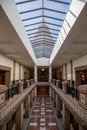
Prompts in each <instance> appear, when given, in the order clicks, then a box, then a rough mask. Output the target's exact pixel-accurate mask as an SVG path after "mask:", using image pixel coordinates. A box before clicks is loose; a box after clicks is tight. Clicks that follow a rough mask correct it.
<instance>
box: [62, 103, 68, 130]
mask: <svg viewBox="0 0 87 130" xmlns="http://www.w3.org/2000/svg"><path fill="white" fill-rule="evenodd" d="M62 119H63V127H64V130H70V112H69V111H68V109H67V108H66V106H65V104H63V114H62Z"/></svg>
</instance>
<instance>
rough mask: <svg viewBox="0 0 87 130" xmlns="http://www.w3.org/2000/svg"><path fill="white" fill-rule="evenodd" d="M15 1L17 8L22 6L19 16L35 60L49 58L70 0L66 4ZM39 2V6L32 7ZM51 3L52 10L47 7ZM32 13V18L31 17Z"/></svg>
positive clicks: (63, 0)
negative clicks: (28, 6) (27, 6)
mask: <svg viewBox="0 0 87 130" xmlns="http://www.w3.org/2000/svg"><path fill="white" fill-rule="evenodd" d="M15 1H16V5H17V7H19V6H20V7H22V6H23V10H22V9H21V10H20V9H19V14H20V16H21V19H22V22H23V25H24V27H25V31H26V34H27V36H28V38H29V40H30V42H31V45H32V47H33V49H34V52H35V55H36V58H40V57H47V58H50V56H51V53H52V50H53V47H54V45H55V43H56V39H57V37H58V35H59V33H60V31H61V27H62V25H63V22H64V18H65V16H66V13H67V10H68V7H69V5H70V2H71V0H68V2H67V1H66V0H23V1H21V0H15ZM17 1H18V2H17ZM39 2H41V3H40V6H32V5H34V4H35V5H36V3H38V4H39ZM46 2H47V6H46ZM31 3H32V4H31ZM52 3H53V5H54V7H53V5H52V7H53V8H52V7H51V6H49V5H50V4H52ZM27 4H28V5H30V8H26V5H27ZM57 4H58V8H57ZM59 5H61V8H59ZM24 8H25V9H24ZM62 8H64V9H62ZM36 11H38V12H37V13H36V15H35V14H34V12H36ZM52 12H53V13H52ZM32 13H33V15H34V16H33V15H32ZM46 13H47V14H46ZM51 13H52V14H54V13H55V15H51ZM28 15H29V16H28ZM31 16H32V17H31ZM57 16H58V17H57ZM35 20H36V21H35ZM36 48H37V49H38V51H35V50H36ZM40 48H42V49H40ZM46 51H47V52H46Z"/></svg>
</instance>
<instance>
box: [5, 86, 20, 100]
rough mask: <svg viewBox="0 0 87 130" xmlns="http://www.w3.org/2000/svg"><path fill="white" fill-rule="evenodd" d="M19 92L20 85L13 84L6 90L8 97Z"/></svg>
mask: <svg viewBox="0 0 87 130" xmlns="http://www.w3.org/2000/svg"><path fill="white" fill-rule="evenodd" d="M18 93H19V85H18V84H13V85H11V86H9V87H8V89H7V91H6V99H9V98H12V97H13V96H14V95H16V94H18Z"/></svg>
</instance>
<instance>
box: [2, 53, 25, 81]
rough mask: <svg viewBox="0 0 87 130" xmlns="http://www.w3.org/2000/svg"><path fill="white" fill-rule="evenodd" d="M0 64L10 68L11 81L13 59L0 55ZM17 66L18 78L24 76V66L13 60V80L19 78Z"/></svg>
mask: <svg viewBox="0 0 87 130" xmlns="http://www.w3.org/2000/svg"><path fill="white" fill-rule="evenodd" d="M0 65H2V66H5V67H9V68H11V77H10V81H13V69H14V61H12V60H10V59H8V58H6V57H4V56H2V55H0ZM19 67H20V78H21V79H23V78H24V68H25V67H24V66H23V65H20V64H19V63H17V62H15V72H14V73H15V80H19Z"/></svg>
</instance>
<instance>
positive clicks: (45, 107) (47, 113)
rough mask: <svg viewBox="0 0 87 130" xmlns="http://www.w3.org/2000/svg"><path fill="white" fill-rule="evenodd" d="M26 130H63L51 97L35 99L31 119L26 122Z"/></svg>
mask: <svg viewBox="0 0 87 130" xmlns="http://www.w3.org/2000/svg"><path fill="white" fill-rule="evenodd" d="M24 127H25V128H24V129H25V130H63V126H62V121H61V119H59V118H57V114H56V111H55V108H54V105H53V102H52V98H51V97H50V96H37V97H35V99H34V102H33V106H32V108H31V112H30V116H29V119H27V120H25V122H24Z"/></svg>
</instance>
